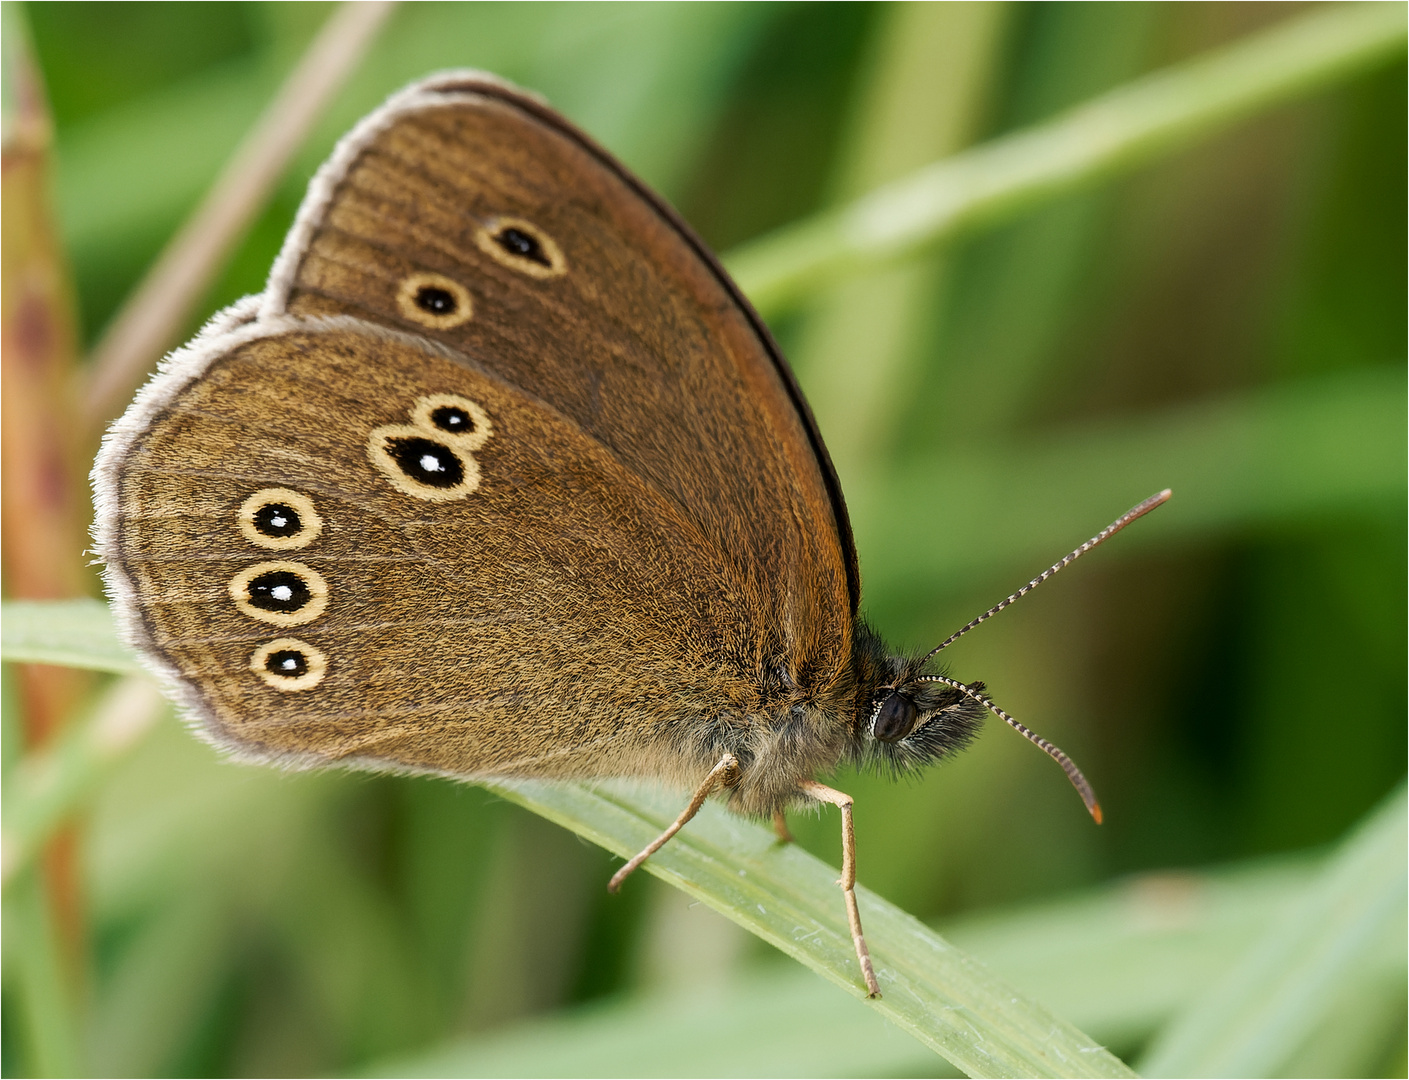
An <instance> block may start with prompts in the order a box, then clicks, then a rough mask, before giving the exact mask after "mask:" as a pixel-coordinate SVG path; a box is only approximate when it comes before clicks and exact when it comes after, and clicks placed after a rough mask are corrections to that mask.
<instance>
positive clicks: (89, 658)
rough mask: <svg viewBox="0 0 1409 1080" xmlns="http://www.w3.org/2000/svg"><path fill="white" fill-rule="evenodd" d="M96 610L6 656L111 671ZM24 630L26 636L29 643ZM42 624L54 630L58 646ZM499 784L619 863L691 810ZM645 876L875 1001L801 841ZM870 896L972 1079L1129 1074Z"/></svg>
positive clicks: (926, 1034) (727, 827) (741, 828)
mask: <svg viewBox="0 0 1409 1080" xmlns="http://www.w3.org/2000/svg"><path fill="white" fill-rule="evenodd" d="M93 606H96V605H93V604H90V605H82V604H77V603H62V604H51V605H49V607H51V608H53V609H54V610H53V611H52V613H51V615H50V617H49V618H48V619H47V620H46V618H45V611H44V605H39V604H24V605H11V606H10V607H7V609H6V613H7V617H6V658H7V659H9V658H11V653H10V651H9V650H10V635H11V629H12V628H11V623H12V622H13V623H15V624H16V627H15V637H16V639H17V645H16V649H15V656H14V658H16V659H18V658H21V656H23V658H25V659H31V658H34V657H35V656H36V655H38V650H37V649H35V648H33V647H31V648H30V650H29V651H28V652H27V653H26V652H25V650H24V648H23V647H21V645H22V643H23V642H25V641H30V640H33V639H37V638H43V639H44V640H47V641H48V642H49V643H50V644H49V646H48V648H49V651H48V652H47V653H44V654H43V655H45V656H46V658H47V659H48V660H49V661H50V662H54V661H55V660H56V659H57V657H58V656H60V655H66V656H68V657H71V658H73V659H75V660H80V661H82V662H83V666H90V667H93V666H101V665H100V664H98V663H96V662H95V659H96V658H102V657H109V658H110V657H113V656H116V655H119V648H120V647H119V646H118V644H117V641H116V638H115V637H114V635H113V632H112V628H111V623H110V622H108V623H107V624H106V626H107V630H106V632H107V635H108V637H107V640H106V641H104V640H103V639H102V635H101V633H100V628H101V627H102V626H103V625H104V622H103V619H100V618H98V615H97V613H96V612H95V611H93V610H92V608H93ZM12 607H18V608H19V609H20V610H19V611H18V612H17V613H16V614H18V615H19V616H20V617H19V618H13V619H12V618H11V611H10V609H11V608H12ZM105 617H106V615H105V613H104V618H105ZM21 629H23V630H25V631H26V632H27V633H24V634H21V633H20V632H19V631H20V630H21ZM41 629H47V631H48V634H47V637H46V636H45V635H43V634H40V633H39V631H40V630H41ZM79 630H82V631H83V632H84V633H83V635H82V636H83V647H79V645H77V644H76V643H75V641H74V638H75V637H78V636H80V635H79V634H78V631H79ZM68 631H72V633H68ZM57 643H64V648H66V650H67V651H66V652H64V653H61V652H60V649H59V645H58V644H57ZM92 726H93V725H91V724H88V725H75V733H74V735H73V739H74V740H77V741H78V742H77V743H76V745H78V744H79V743H81V744H82V745H84V746H86V745H88V744H89V743H100V742H101V740H99V739H97V738H96V737H93V736H90V735H89V734H88V731H89V728H90V727H92ZM67 756H68V755H61V758H62V759H63V760H67ZM71 756H72V757H73V760H74V761H76V762H78V763H79V764H80V765H82V764H83V763H85V762H87V761H88V756H85V755H82V754H74V755H71ZM61 772H62V775H64V776H70V777H71V778H74V777H76V778H78V779H77V780H76V781H75V783H76V784H77V786H78V787H80V788H81V787H83V786H84V785H83V784H82V783H81V782H80V781H82V780H83V779H84V778H85V777H88V776H90V774H91V773H92V770H90V769H87V768H79V767H78V766H74V767H73V768H71V769H68V770H61ZM489 786H490V787H491V789H492V790H494V791H497V792H499V793H500V794H502V795H503V796H504V797H505V798H507V799H510V800H511V801H513V802H516V803H519V804H520V805H522V806H525V807H527V808H528V809H530V810H532V811H534V812H535V813H538V814H541V815H542V816H544V817H546V818H548V819H549V820H551V821H554V822H556V823H557V824H560V825H563V826H565V827H566V828H569V829H571V830H572V831H574V832H576V833H578V834H579V835H581V836H584V837H586V838H587V839H589V840H591V841H593V842H594V843H597V844H600V845H601V846H602V847H605V848H607V849H608V850H610V851H614V852H616V853H617V854H619V855H622V856H628V855H630V854H632V853H634V852H635V851H637V850H639V849H640V848H641V847H643V846H644V845H645V844H646V843H647V842H648V841H649V840H650V839H651V838H652V837H653V836H655V835H656V834H657V833H658V832H659V831H660V830H661V829H662V828H664V826H665V825H666V824H667V823H669V821H670V820H671V819H673V818H674V816H675V814H676V813H678V812H679V809H680V807H679V805H677V804H678V803H679V802H680V798H679V796H678V795H675V796H672V795H667V794H663V793H658V792H653V793H639V792H638V793H632V794H627V793H624V792H622V791H619V790H616V789H607V788H599V789H589V788H586V787H584V786H582V785H578V784H561V785H555V784H543V783H530V782H526V781H525V782H514V783H510V782H499V783H495V784H493V785H489ZM74 788H75V784H66V783H48V784H46V785H44V786H43V788H42V790H43V791H44V792H48V793H50V794H52V793H53V792H54V791H59V792H61V793H63V798H57V797H55V798H49V797H47V796H46V797H45V798H43V799H41V798H40V797H39V796H38V795H36V794H34V793H32V792H30V791H29V790H28V788H27V787H21V788H20V789H18V790H16V791H15V792H13V796H14V799H15V800H17V801H15V802H14V803H10V802H9V801H7V805H6V819H7V822H8V821H11V820H16V821H19V822H21V823H23V822H28V821H29V820H30V819H34V820H35V821H39V822H41V823H46V822H52V821H53V820H55V819H56V818H57V816H58V815H59V814H60V813H61V812H62V809H63V808H64V807H65V806H70V805H72V804H73V802H74V801H76V799H77V798H79V797H80V794H81V793H80V792H79V791H77V790H74ZM37 790H38V789H37ZM29 831H33V830H29ZM31 847H32V845H26V846H25V850H29V849H30V848H31ZM862 857H863V859H864V853H863V854H862ZM13 858H14V857H13V856H12V859H13ZM647 867H648V868H649V869H650V870H651V872H652V873H655V874H656V875H657V876H659V877H662V878H664V879H665V880H667V881H669V882H670V883H671V884H674V885H676V886H678V887H679V888H681V889H683V890H684V891H685V892H687V893H690V894H691V895H692V896H696V897H698V898H699V899H701V900H703V901H704V902H705V903H707V904H708V905H709V906H711V907H713V908H715V909H716V910H718V911H720V912H722V913H723V914H725V915H726V916H728V917H729V918H731V919H733V920H734V921H735V922H737V923H739V924H740V925H741V926H743V927H745V928H746V929H748V930H750V931H752V932H753V933H755V934H758V935H759V936H760V937H762V938H763V939H764V940H766V941H768V942H770V943H772V944H773V945H775V946H777V947H778V948H779V949H781V950H782V951H783V952H785V953H787V954H788V955H790V956H793V957H795V958H796V959H798V960H799V961H801V962H802V963H804V964H806V965H807V966H808V967H811V968H812V969H813V970H815V971H817V972H819V973H821V974H822V975H824V976H825V977H826V978H828V979H830V980H831V981H832V982H834V983H836V984H838V985H839V986H842V987H843V988H845V989H847V990H848V991H850V992H852V993H853V994H855V995H856V996H858V997H861V996H864V989H863V987H862V985H861V983H860V979H859V972H858V969H857V964H856V957H855V954H854V953H853V952H852V947H851V940H850V937H849V935H848V933H847V929H846V919H845V915H844V911H843V906H842V898H841V893H840V890H839V889H838V888H837V886H836V871H835V870H834V869H832V868H830V867H828V866H826V865H825V864H823V863H822V862H820V861H818V860H817V859H815V858H813V857H812V856H811V855H809V854H807V853H806V852H804V851H802V850H801V849H799V848H797V847H796V846H787V847H782V846H780V845H778V844H777V843H776V842H775V840H774V838H773V836H772V834H771V833H769V832H768V831H767V830H766V829H763V828H761V827H760V826H758V825H756V824H754V823H752V822H748V821H745V820H743V819H741V818H738V817H735V816H734V815H731V814H729V813H727V812H725V811H723V810H720V809H718V808H715V807H706V808H705V811H704V812H702V813H701V814H700V815H699V817H697V818H696V819H695V820H694V821H693V822H691V823H690V825H689V827H688V828H687V829H686V830H684V832H682V833H681V835H680V836H678V837H676V839H675V840H674V841H673V842H672V843H670V844H668V845H667V846H666V848H665V849H664V850H663V851H661V852H660V853H659V854H658V855H656V856H655V857H654V858H653V859H652V860H651V861H650V862H649V863H648V864H647ZM863 873H864V863H863ZM628 887H629V886H628ZM860 893H861V905H862V912H863V918H864V919H865V921H866V930H867V937H868V939H869V940H870V942H871V947H872V952H873V955H874V957H875V959H876V963H877V973H878V975H879V977H880V979H881V985H882V987H883V988H884V991H885V995H886V996H885V997H884V998H883V999H882V1000H881V1001H879V1002H876V1003H874V1004H873V1006H872V1007H873V1008H875V1009H877V1011H879V1012H880V1013H881V1014H882V1015H884V1016H886V1017H887V1018H888V1019H890V1020H892V1021H894V1022H895V1023H896V1024H897V1025H899V1026H900V1027H902V1028H903V1029H905V1030H906V1031H909V1032H910V1033H911V1034H913V1035H915V1037H916V1038H918V1039H920V1040H921V1041H922V1042H923V1043H925V1044H926V1045H927V1046H930V1047H931V1048H932V1049H934V1050H935V1051H936V1052H938V1053H940V1054H942V1055H944V1056H945V1057H946V1058H948V1059H949V1060H950V1061H952V1062H954V1064H955V1065H957V1066H958V1067H959V1068H961V1069H963V1070H964V1071H965V1072H967V1073H969V1074H970V1075H973V1076H1022V1075H1033V1076H1039V1075H1040V1076H1126V1075H1129V1073H1128V1070H1126V1068H1125V1066H1124V1065H1123V1064H1122V1063H1121V1062H1120V1061H1119V1060H1118V1059H1117V1058H1115V1057H1113V1056H1111V1055H1110V1054H1108V1053H1107V1052H1106V1051H1105V1050H1103V1049H1102V1048H1101V1047H1099V1046H1097V1045H1095V1044H1094V1043H1093V1042H1092V1041H1091V1040H1090V1039H1089V1038H1087V1037H1086V1036H1084V1035H1082V1034H1081V1032H1079V1031H1077V1030H1076V1029H1075V1028H1074V1027H1072V1026H1071V1025H1069V1024H1067V1023H1065V1022H1063V1021H1061V1020H1059V1019H1057V1018H1056V1017H1055V1016H1053V1015H1052V1014H1051V1013H1049V1012H1048V1011H1047V1010H1046V1009H1045V1008H1043V1007H1042V1006H1040V1005H1037V1004H1035V1003H1033V1002H1029V1001H1026V1000H1025V999H1023V998H1022V997H1021V995H1019V994H1017V993H1016V992H1015V991H1013V990H1011V989H1010V988H1009V987H1007V986H1006V985H1005V984H1004V983H1003V982H1002V981H1001V980H999V979H997V978H995V977H994V976H992V975H991V974H990V973H988V972H987V971H986V970H985V969H984V968H983V967H982V966H981V965H979V964H977V963H976V962H974V961H973V960H971V959H969V958H968V957H967V956H965V955H964V954H963V953H962V952H960V951H959V950H957V949H955V948H953V946H950V945H948V944H947V943H945V942H944V941H943V940H942V939H941V938H939V937H938V936H937V935H936V934H935V933H934V932H933V931H931V930H929V929H928V928H927V927H925V926H924V925H923V924H921V923H920V922H918V921H916V920H915V919H913V918H912V917H910V916H909V915H907V914H905V913H904V912H903V911H901V910H899V909H898V908H896V907H894V906H893V905H891V904H888V903H886V902H885V901H884V900H882V899H881V898H879V897H877V896H875V895H874V894H871V893H868V892H866V891H865V890H860Z"/></svg>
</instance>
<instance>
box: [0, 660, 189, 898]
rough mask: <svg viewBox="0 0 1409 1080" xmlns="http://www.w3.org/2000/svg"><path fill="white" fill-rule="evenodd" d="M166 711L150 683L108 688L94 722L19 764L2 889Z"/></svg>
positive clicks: (0, 859)
mask: <svg viewBox="0 0 1409 1080" xmlns="http://www.w3.org/2000/svg"><path fill="white" fill-rule="evenodd" d="M166 711H167V703H166V699H165V698H163V697H162V696H161V693H160V692H159V691H158V690H157V688H156V686H155V685H154V684H153V683H152V681H151V679H149V678H148V677H147V676H146V675H128V676H127V677H125V678H123V679H119V680H118V681H116V682H115V683H113V684H112V685H111V686H110V687H108V688H107V690H106V691H105V692H104V694H103V695H102V696H101V697H100V698H99V699H98V702H97V704H96V706H95V707H94V708H93V710H92V712H91V713H90V715H88V716H86V717H84V718H82V719H80V720H79V721H78V722H77V723H72V724H68V725H66V726H65V727H64V729H63V730H62V731H61V732H60V733H59V735H58V737H57V738H56V739H54V740H53V741H52V742H50V743H48V744H46V745H45V746H44V747H42V748H41V749H39V750H35V751H31V752H30V753H29V754H27V755H26V756H25V757H24V758H22V759H21V760H20V762H19V763H18V764H17V765H16V767H15V768H14V769H13V770H12V771H11V773H10V775H9V776H7V777H6V778H5V791H4V800H3V806H4V821H5V827H4V832H3V846H2V847H0V881H3V883H4V884H5V885H6V886H8V885H9V884H10V882H11V881H12V880H14V878H15V875H16V874H17V872H18V871H20V870H22V869H24V867H25V866H26V865H28V863H29V862H30V860H32V859H33V858H34V856H35V855H36V854H38V853H39V852H40V851H42V850H43V848H44V844H45V843H46V842H47V841H48V839H49V838H50V837H51V836H52V835H53V834H54V831H55V830H56V829H57V828H58V827H59V826H60V825H62V824H63V822H64V821H65V819H67V818H68V816H69V815H70V814H71V813H72V812H73V811H74V810H75V809H76V808H77V807H78V806H79V805H81V804H82V802H83V801H84V799H85V798H87V797H88V796H89V795H91V794H92V793H93V791H94V790H95V789H96V788H97V786H98V783H99V781H100V780H101V779H102V777H103V776H104V775H106V773H107V770H108V769H109V768H110V767H111V766H112V765H113V764H115V763H116V762H117V761H119V760H121V759H122V758H123V757H124V756H125V755H126V753H127V751H128V750H130V749H131V748H132V747H133V746H135V745H137V743H139V742H140V741H141V740H142V739H143V737H145V736H146V734H147V732H148V731H150V730H151V728H152V726H153V725H154V724H155V723H156V721H157V720H158V719H159V718H160V717H161V716H163V715H164V714H165V713H166Z"/></svg>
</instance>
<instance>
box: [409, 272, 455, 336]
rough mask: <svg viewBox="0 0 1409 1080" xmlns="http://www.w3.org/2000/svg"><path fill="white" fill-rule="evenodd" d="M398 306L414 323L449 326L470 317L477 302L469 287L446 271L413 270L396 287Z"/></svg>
mask: <svg viewBox="0 0 1409 1080" xmlns="http://www.w3.org/2000/svg"><path fill="white" fill-rule="evenodd" d="M396 306H397V307H398V308H399V309H400V311H401V314H402V315H404V316H405V317H406V318H408V319H410V320H411V321H412V322H414V323H420V324H421V325H422V326H429V327H430V328H431V329H432V330H450V329H453V328H454V327H457V326H461V325H463V324H464V323H467V322H469V321H470V318H471V316H473V315H474V304H473V303H471V301H470V293H469V290H468V289H466V288H465V287H464V286H463V285H461V284H460V283H459V282H458V281H452V280H451V279H450V278H448V277H446V276H445V275H444V274H431V273H422V274H411V275H409V276H408V277H405V278H403V279H402V281H401V285H400V286H399V287H398V288H397V290H396Z"/></svg>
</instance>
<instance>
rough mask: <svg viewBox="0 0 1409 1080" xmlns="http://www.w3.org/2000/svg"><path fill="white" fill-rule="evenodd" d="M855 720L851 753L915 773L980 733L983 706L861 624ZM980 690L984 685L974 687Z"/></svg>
mask: <svg viewBox="0 0 1409 1080" xmlns="http://www.w3.org/2000/svg"><path fill="white" fill-rule="evenodd" d="M858 630H860V631H861V633H860V634H859V635H858V642H857V644H858V655H857V657H856V659H857V673H858V675H859V676H860V678H861V684H862V685H861V686H860V688H859V693H858V695H857V724H856V728H855V735H854V739H853V746H852V753H853V756H854V757H855V758H856V759H857V760H858V762H859V763H861V764H863V765H867V766H871V767H876V768H880V769H881V770H883V771H886V772H890V773H893V774H902V773H909V772H914V771H916V770H919V769H922V768H924V767H925V766H927V765H932V764H934V763H935V762H937V761H939V760H940V759H941V758H943V757H946V756H947V755H949V754H952V753H955V752H956V751H959V750H962V749H963V748H964V747H965V746H967V745H968V743H969V742H970V741H971V740H972V739H973V738H974V736H975V735H977V734H978V730H979V727H980V726H981V725H982V723H983V717H984V714H985V710H984V707H983V706H982V705H981V704H979V702H978V701H976V700H975V699H974V698H973V697H972V696H971V695H970V694H966V693H964V692H963V691H962V690H958V689H956V688H954V687H952V686H949V685H946V684H945V683H942V682H936V681H934V679H933V677H932V676H928V675H927V674H926V672H925V668H926V665H925V662H924V661H923V660H921V659H918V658H915V657H908V656H901V655H896V654H894V653H892V652H890V650H888V649H887V648H886V647H885V645H884V643H883V642H881V640H880V639H879V638H878V637H877V636H876V635H875V634H873V633H871V631H870V630H869V629H867V628H864V627H858ZM970 689H971V690H974V691H976V692H978V693H982V691H983V684H982V683H974V684H972V685H971V687H970Z"/></svg>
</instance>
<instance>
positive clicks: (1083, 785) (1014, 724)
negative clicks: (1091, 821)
mask: <svg viewBox="0 0 1409 1080" xmlns="http://www.w3.org/2000/svg"><path fill="white" fill-rule="evenodd" d="M917 681H919V682H937V683H943V684H944V685H945V686H952V687H953V688H954V689H955V690H957V691H959V693H961V694H963V695H965V696H966V697H970V698H973V699H974V700H975V701H977V702H978V703H979V704H980V705H982V706H983V707H984V708H985V709H987V710H988V711H989V712H991V713H992V714H993V715H994V716H996V717H998V719H1000V720H1002V721H1003V722H1004V723H1005V724H1007V725H1008V726H1009V727H1011V728H1012V729H1013V730H1014V731H1016V732H1017V733H1018V734H1019V735H1021V736H1022V737H1023V738H1024V739H1026V740H1027V741H1028V742H1030V743H1032V744H1033V745H1034V746H1036V747H1038V748H1039V749H1041V750H1042V752H1043V753H1045V754H1046V755H1047V756H1048V757H1050V758H1051V759H1052V760H1053V761H1055V762H1056V763H1057V764H1058V765H1060V766H1061V767H1062V772H1064V773H1066V774H1067V779H1068V780H1070V781H1071V785H1072V787H1074V788H1076V791H1077V794H1078V795H1080V796H1081V801H1082V802H1084V803H1085V804H1086V809H1087V812H1088V813H1090V815H1091V816H1092V817H1093V818H1095V819H1096V824H1097V825H1099V824H1101V804H1100V803H1099V802H1097V801H1096V792H1095V791H1094V790H1092V788H1091V784H1090V783H1089V782H1088V781H1087V779H1086V777H1085V776H1084V775H1082V772H1081V770H1080V769H1078V768H1077V767H1076V762H1074V761H1072V759H1071V758H1069V757H1067V756H1066V754H1065V753H1064V752H1063V751H1062V749H1061V748H1060V747H1059V746H1056V745H1055V744H1053V743H1049V742H1048V741H1047V740H1046V739H1044V738H1043V737H1042V736H1041V735H1039V734H1037V732H1035V731H1033V730H1032V729H1031V728H1030V727H1027V726H1026V725H1024V724H1021V723H1019V722H1018V721H1017V720H1015V719H1014V718H1013V717H1011V716H1009V715H1008V714H1007V713H1005V712H1004V711H1003V710H1002V709H1000V708H999V707H998V706H997V705H995V704H993V702H991V701H989V700H988V698H986V697H985V696H984V695H983V694H980V693H979V692H978V691H977V690H975V689H974V688H973V687H971V686H965V685H964V684H963V683H961V682H960V681H959V680H958V679H948V678H945V677H944V676H943V675H923V676H921V677H920V679H919V680H917Z"/></svg>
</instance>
